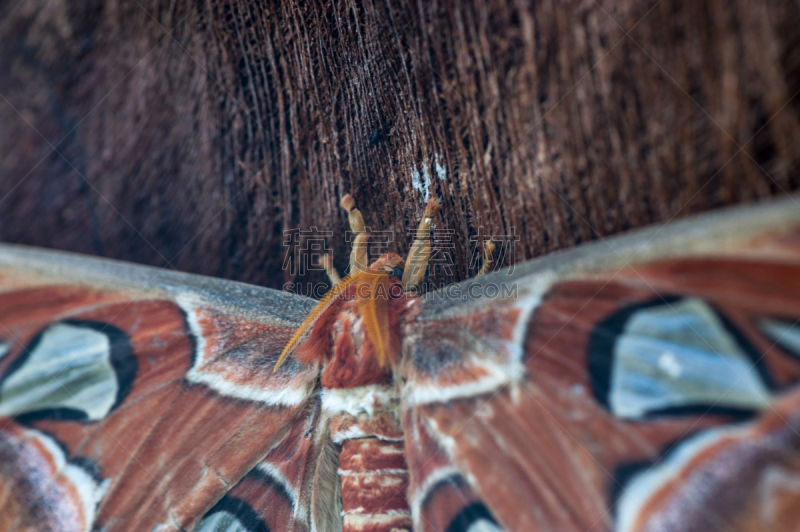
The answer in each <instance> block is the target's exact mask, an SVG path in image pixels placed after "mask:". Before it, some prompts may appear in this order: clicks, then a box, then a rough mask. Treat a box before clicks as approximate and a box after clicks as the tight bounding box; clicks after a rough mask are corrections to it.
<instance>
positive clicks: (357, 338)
mask: <svg viewBox="0 0 800 532" xmlns="http://www.w3.org/2000/svg"><path fill="white" fill-rule="evenodd" d="M331 337H332V338H331V339H332V341H331V347H332V351H333V353H332V357H331V359H330V361H329V362H328V363H327V364H326V366H325V369H324V370H323V372H322V385H323V386H325V387H327V388H354V387H357V386H365V385H368V384H380V383H387V382H391V379H392V372H391V366H390V365H388V364H385V365H383V366H382V365H381V363H380V360H379V359H378V356H377V354H376V353H375V349H374V347H373V344H372V342H371V341H370V340H369V338H368V336H367V333H366V331H365V328H364V320H363V318H362V316H361V314H360V312H359V307H358V304H357V302H356V301H352V300H351V301H345V302H344V304H343V305H342V307H341V310H340V311H339V312H338V315H337V317H336V320H335V322H334V324H333V326H332V327H331Z"/></svg>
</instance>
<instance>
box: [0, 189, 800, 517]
mask: <svg viewBox="0 0 800 532" xmlns="http://www.w3.org/2000/svg"><path fill="white" fill-rule="evenodd" d="M343 206H344V207H345V208H346V210H347V211H348V217H349V221H350V224H351V228H352V229H353V231H354V232H355V233H356V238H355V241H354V245H353V249H352V253H351V260H350V273H349V275H348V276H347V277H345V278H344V279H338V275H337V274H336V272H335V271H334V270H333V268H332V267H331V265H330V261H329V260H326V262H325V265H326V267H327V269H328V271H329V274H330V275H331V278H332V281H334V288H333V289H332V291H331V293H330V294H329V295H328V296H327V297H326V298H324V299H323V300H322V301H321V302H315V301H313V300H311V299H308V298H303V297H299V296H296V295H292V294H287V293H282V292H278V291H274V290H269V289H264V288H259V287H254V286H249V285H244V284H241V283H236V282H232V281H225V280H220V279H212V278H207V277H200V276H195V275H189V274H184V273H176V272H170V271H165V270H158V269H154V268H148V267H144V266H135V265H131V264H125V263H119V262H114V261H109V260H103V259H97V258H88V257H82V256H78V255H73V254H69V253H63V252H55V251H45V250H40V249H34V248H26V247H21V246H14V245H0V530H3V531H8V530H14V531H17V530H20V531H22V530H25V531H28V530H52V531H89V530H98V531H101V530H102V531H119V530H131V531H139V530H144V531H167V530H172V531H188V530H196V531H203V532H207V531H226V532H233V531H236V532H241V531H261V532H264V531H273V532H274V531H297V532H300V531H319V532H329V531H337V532H338V531H343V532H344V531H347V532H354V531H374V532H378V531H383V532H391V531H394V532H398V531H404V530H405V531H411V530H414V531H416V532H421V531H446V532H457V531H463V532H481V531H484V532H485V531H490V532H495V531H499V530H507V531H522V532H528V531H581V532H584V531H587V530H593V531H611V530H616V531H624V532H629V531H650V530H653V531H690V530H737V531H744V530H773V531H788V530H797V528H798V524H799V523H800V458H798V456H800V453H798V449H800V435H798V434H799V433H800V389H799V388H798V380H800V327H798V320H800V236H799V235H800V233H798V229H800V209H798V208H797V204H796V203H795V202H794V200H793V199H790V200H789V201H783V202H771V203H765V204H763V205H759V206H756V207H746V208H738V209H734V210H730V211H725V212H719V213H715V214H707V215H703V216H699V217H695V218H691V219H687V220H684V221H681V222H677V223H675V224H672V225H670V226H668V227H655V228H652V229H648V230H644V231H639V232H636V233H633V234H630V235H626V236H622V237H616V238H610V239H607V240H602V241H600V242H596V243H592V244H587V245H584V246H581V247H578V248H576V249H573V250H569V251H565V252H560V253H555V254H552V255H550V256H547V257H544V258H541V259H537V260H534V261H531V262H527V263H523V264H517V265H516V266H515V267H514V268H513V269H507V270H503V271H499V272H494V273H487V272H488V270H489V269H490V268H489V266H491V261H492V259H491V257H492V253H491V247H489V248H488V249H487V250H486V255H485V256H486V261H485V264H484V268H483V270H482V272H481V273H482V274H483V273H486V275H481V276H479V277H477V278H476V279H473V280H470V281H467V282H466V283H462V284H461V285H458V286H457V288H458V290H447V291H444V292H436V291H434V292H431V293H428V294H426V295H425V296H422V297H416V295H415V294H412V293H411V292H412V288H413V287H414V286H415V285H416V284H418V283H419V282H420V281H421V280H422V279H423V276H424V272H425V265H426V263H427V261H428V257H429V255H430V249H431V244H430V239H429V236H430V235H429V231H430V224H431V223H432V220H433V219H434V217H435V216H437V211H438V209H439V208H440V206H439V204H438V203H436V202H431V203H428V205H427V206H426V210H425V212H424V213H423V216H422V220H421V223H420V230H419V231H418V240H417V241H415V243H414V244H413V246H412V248H411V251H410V252H409V256H408V258H407V259H406V260H405V262H403V261H402V260H401V259H400V257H398V256H396V255H385V256H382V257H379V258H378V259H377V260H376V261H375V262H373V263H371V264H370V263H369V261H368V257H367V252H366V250H367V247H366V244H367V240H368V238H369V235H368V232H367V231H366V228H365V227H364V224H363V218H362V217H361V214H360V213H359V211H358V210H357V209H356V208H355V205H354V202H353V200H352V198H349V197H346V198H345V200H344V201H343ZM401 265H402V266H403V271H402V273H400V270H399V269H398V268H400V266H401ZM502 283H504V285H505V286H506V287H508V288H509V289H508V290H503V291H489V290H487V289H486V288H487V287H489V286H493V285H497V284H502ZM379 294H384V295H386V297H383V296H382V295H381V296H380V297H379Z"/></svg>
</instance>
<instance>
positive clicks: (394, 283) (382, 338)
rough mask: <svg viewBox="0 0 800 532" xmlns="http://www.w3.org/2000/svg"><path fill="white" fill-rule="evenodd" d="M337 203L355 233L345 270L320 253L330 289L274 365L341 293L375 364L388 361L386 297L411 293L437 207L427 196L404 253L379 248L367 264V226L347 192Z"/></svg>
mask: <svg viewBox="0 0 800 532" xmlns="http://www.w3.org/2000/svg"><path fill="white" fill-rule="evenodd" d="M341 205H342V208H344V210H346V211H347V214H348V222H349V224H350V229H351V231H352V232H353V234H355V238H354V239H353V250H352V252H351V256H350V272H351V273H350V275H348V276H347V277H345V278H344V279H341V280H340V279H339V275H338V274H337V273H336V270H335V269H334V268H333V265H332V261H331V260H330V257H329V256H327V255H325V256H323V257H322V258H321V260H320V264H321V265H322V266H323V267H324V268H325V270H326V272H327V273H328V276H329V278H330V279H331V284H332V288H331V289H330V291H328V293H327V294H325V297H323V298H322V300H320V302H319V303H318V304H317V306H316V307H314V309H313V310H312V311H311V313H310V314H309V315H308V317H307V318H306V319H305V320H304V321H303V323H302V324H301V325H300V327H299V328H298V329H297V331H295V333H294V335H293V336H292V338H291V339H290V340H289V343H288V344H286V347H285V348H284V350H283V352H282V353H281V355H280V357H279V358H278V361H277V362H276V363H275V370H277V369H278V367H280V365H281V364H282V363H283V361H284V360H286V358H287V357H288V356H289V354H291V352H292V351H293V350H294V349H295V347H297V346H298V345H299V344H300V343H301V342H302V341H303V340H304V339H305V338H306V337H307V336H308V333H309V332H310V331H311V328H312V327H313V326H314V323H315V322H316V321H317V319H319V317H320V316H322V314H323V313H324V312H325V311H327V310H328V309H329V308H330V306H331V305H332V304H333V303H334V302H335V301H336V300H337V299H339V298H340V297H343V296H346V295H349V296H350V297H351V299H355V301H356V302H357V304H358V311H359V314H360V316H361V319H362V321H363V324H364V331H365V333H366V335H367V338H368V339H369V341H370V343H371V344H372V347H373V348H374V351H375V353H376V355H377V357H378V359H379V361H380V364H381V366H383V365H385V364H386V363H387V361H388V360H389V355H388V353H389V351H390V335H389V312H390V305H389V301H390V300H392V299H398V298H401V297H404V296H405V295H406V294H407V293H408V294H410V293H412V291H414V293H416V292H415V289H416V287H417V285H418V284H419V283H420V282H421V281H422V279H423V277H424V275H425V270H426V269H427V267H428V259H429V258H430V253H431V246H430V231H431V224H432V221H433V217H434V216H435V215H436V214H437V213H438V212H439V211H440V210H441V209H442V204H441V202H440V201H439V200H437V199H431V200H430V201H429V202H428V204H427V205H426V206H425V212H424V214H423V217H422V220H421V221H420V225H419V228H418V229H417V238H416V239H415V240H414V243H413V244H412V246H411V249H410V250H409V253H408V257H407V258H403V257H401V256H400V255H398V254H396V253H384V254H383V255H381V256H380V257H378V259H377V260H376V261H374V262H373V263H372V264H370V265H369V267H366V268H365V267H364V265H365V264H367V260H366V259H367V243H368V240H369V228H368V227H367V226H366V225H365V224H364V218H363V216H362V215H361V212H360V211H359V210H358V209H357V208H356V207H355V200H354V199H353V197H352V196H351V195H350V194H347V195H345V196H344V197H343V198H342V200H341Z"/></svg>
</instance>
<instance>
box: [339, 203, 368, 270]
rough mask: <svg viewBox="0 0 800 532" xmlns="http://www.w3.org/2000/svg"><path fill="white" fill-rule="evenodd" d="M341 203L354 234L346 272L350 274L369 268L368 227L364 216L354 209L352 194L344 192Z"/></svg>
mask: <svg viewBox="0 0 800 532" xmlns="http://www.w3.org/2000/svg"><path fill="white" fill-rule="evenodd" d="M341 205H342V207H343V208H344V210H346V211H347V220H348V221H349V222H350V230H351V231H352V232H353V234H354V235H355V237H354V238H353V247H352V248H351V249H350V271H349V272H348V273H349V274H350V275H352V274H354V273H356V272H360V271H364V270H366V269H367V268H369V257H368V255H367V245H368V243H369V227H366V226H365V225H364V217H363V216H361V211H359V210H358V209H356V202H355V200H354V199H353V196H351V195H350V194H345V195H344V196H343V197H342V201H341Z"/></svg>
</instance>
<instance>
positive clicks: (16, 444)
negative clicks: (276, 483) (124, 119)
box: [0, 246, 318, 530]
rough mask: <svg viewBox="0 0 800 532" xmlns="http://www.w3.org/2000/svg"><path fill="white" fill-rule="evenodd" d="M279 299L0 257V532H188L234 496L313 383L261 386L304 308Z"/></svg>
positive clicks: (27, 256)
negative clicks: (228, 496)
mask: <svg viewBox="0 0 800 532" xmlns="http://www.w3.org/2000/svg"><path fill="white" fill-rule="evenodd" d="M232 296H235V297H232ZM276 297H281V298H283V295H281V296H277V295H276V293H275V292H273V291H268V290H259V289H257V288H254V287H247V286H244V285H238V284H237V283H217V282H216V281H214V280H209V279H205V278H196V277H192V276H184V275H176V274H172V273H169V272H163V271H159V270H155V269H150V268H142V267H136V266H130V265H122V264H117V263H113V262H111V261H100V260H97V259H84V258H76V257H74V256H70V255H66V254H60V253H54V252H42V251H36V250H26V249H24V248H17V247H14V246H0V414H2V415H3V416H5V417H3V418H0V419H2V421H0V508H2V510H0V514H2V515H3V519H2V521H0V524H2V525H3V529H4V530H6V529H8V530H28V529H35V530H44V529H50V530H90V529H93V528H99V529H103V530H187V529H191V528H192V527H193V526H194V525H196V524H197V523H198V521H200V520H201V519H202V518H203V516H204V514H206V512H208V511H209V510H210V509H212V508H214V507H215V504H218V502H219V501H220V499H221V498H222V497H223V495H224V494H225V493H226V492H228V491H229V489H230V488H231V486H234V485H237V488H241V487H242V483H240V480H241V479H242V478H243V477H245V475H246V474H247V473H248V472H250V471H251V470H252V471H257V470H258V468H257V467H256V468H255V470H254V466H256V464H258V463H259V461H262V460H264V458H265V456H266V455H268V453H269V452H270V450H272V449H274V448H276V446H278V445H279V444H280V443H281V441H283V440H284V439H285V438H286V437H287V435H290V433H291V430H292V427H293V425H294V424H295V422H294V420H296V419H300V421H299V422H303V421H304V420H303V419H302V418H301V417H300V416H301V414H302V412H303V411H304V408H305V405H306V402H307V399H308V397H309V395H310V394H311V393H312V391H313V388H314V385H315V382H316V379H317V374H318V369H317V368H316V367H313V366H304V365H302V364H300V363H299V362H297V361H289V362H287V364H284V366H283V367H282V368H281V369H280V370H279V371H278V372H276V373H273V372H272V371H271V368H272V365H273V364H274V362H275V360H276V357H277V355H278V354H279V353H280V350H281V348H282V347H283V344H285V342H286V341H287V340H288V338H289V336H290V335H291V333H292V332H293V328H294V327H295V326H296V324H297V323H299V321H300V320H301V319H302V316H303V315H304V314H305V313H306V312H307V311H308V308H309V306H310V305H309V303H310V302H305V301H303V300H301V299H299V298H292V297H291V296H287V297H286V298H283V299H282V300H281V301H280V302H278V301H275V298H276ZM274 309H277V310H274ZM277 312H280V313H282V314H277ZM253 474H254V473H253ZM245 478H247V477H245ZM242 482H244V481H242ZM237 483H239V484H237ZM255 511H256V510H253V512H255Z"/></svg>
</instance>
